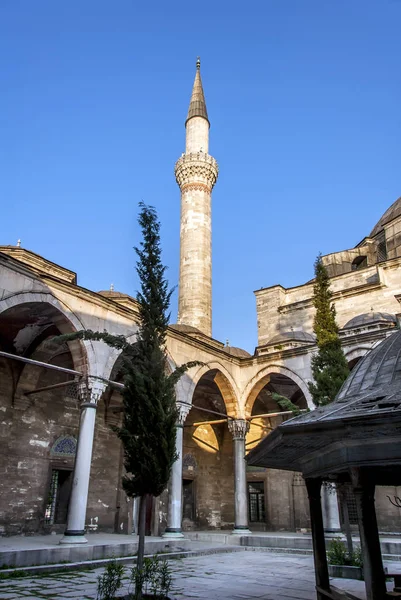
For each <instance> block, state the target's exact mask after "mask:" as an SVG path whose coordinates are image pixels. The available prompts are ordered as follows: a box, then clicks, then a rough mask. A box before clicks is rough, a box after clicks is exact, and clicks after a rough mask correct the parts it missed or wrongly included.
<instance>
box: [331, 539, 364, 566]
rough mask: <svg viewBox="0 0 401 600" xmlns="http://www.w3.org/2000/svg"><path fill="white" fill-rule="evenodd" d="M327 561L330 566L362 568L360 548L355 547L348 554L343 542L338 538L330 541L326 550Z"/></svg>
mask: <svg viewBox="0 0 401 600" xmlns="http://www.w3.org/2000/svg"><path fill="white" fill-rule="evenodd" d="M327 560H328V562H329V564H331V565H347V566H350V567H362V566H363V562H362V550H361V548H360V546H357V547H356V548H355V550H354V551H353V552H352V553H349V552H348V549H347V546H346V544H345V542H343V540H342V539H341V538H339V537H337V538H333V539H332V540H330V542H329V544H328V550H327Z"/></svg>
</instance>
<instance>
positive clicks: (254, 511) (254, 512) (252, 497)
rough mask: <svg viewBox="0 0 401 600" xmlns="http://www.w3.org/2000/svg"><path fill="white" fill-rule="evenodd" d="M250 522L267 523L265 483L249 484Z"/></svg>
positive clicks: (253, 482) (255, 482)
mask: <svg viewBox="0 0 401 600" xmlns="http://www.w3.org/2000/svg"><path fill="white" fill-rule="evenodd" d="M248 499H249V520H250V522H251V523H261V522H263V521H265V518H266V515H265V485H264V482H263V481H252V483H248Z"/></svg>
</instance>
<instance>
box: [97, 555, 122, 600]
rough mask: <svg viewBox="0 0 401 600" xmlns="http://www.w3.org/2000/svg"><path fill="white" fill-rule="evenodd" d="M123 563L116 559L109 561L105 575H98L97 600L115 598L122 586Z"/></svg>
mask: <svg viewBox="0 0 401 600" xmlns="http://www.w3.org/2000/svg"><path fill="white" fill-rule="evenodd" d="M123 574H124V567H123V565H119V564H118V562H117V561H116V560H115V559H114V560H111V561H110V562H109V564H108V565H107V567H106V568H105V570H104V573H103V575H99V577H98V580H97V581H98V585H97V596H96V600H114V597H115V595H116V592H117V590H119V589H120V588H121V585H122V582H121V579H122V576H123Z"/></svg>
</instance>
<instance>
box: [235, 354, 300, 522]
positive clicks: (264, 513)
mask: <svg viewBox="0 0 401 600" xmlns="http://www.w3.org/2000/svg"><path fill="white" fill-rule="evenodd" d="M275 394H277V395H278V396H282V397H284V398H288V400H290V401H291V402H292V404H294V405H295V406H296V407H298V408H299V409H307V408H309V406H308V399H309V402H310V404H312V402H311V399H310V394H309V390H308V388H307V385H306V383H305V382H304V381H303V380H302V379H301V378H300V377H299V376H298V375H296V374H295V373H293V372H292V371H291V370H290V369H287V368H285V367H281V366H279V365H269V367H266V368H264V369H263V370H261V371H259V373H257V374H256V376H255V377H253V378H252V379H251V380H250V381H249V382H248V384H247V386H246V388H245V393H244V397H245V398H246V402H245V414H246V416H247V418H248V419H249V421H250V429H249V433H248V435H247V441H246V450H247V452H249V451H250V450H252V448H254V447H255V446H256V445H257V444H258V443H259V442H260V441H261V440H262V439H263V438H264V437H265V436H266V435H268V434H269V433H270V432H271V431H273V430H274V429H275V428H276V427H277V426H278V425H279V424H280V423H282V422H283V420H284V419H288V418H291V417H292V415H291V414H286V413H287V410H286V408H285V406H281V405H280V403H279V402H278V400H277V398H276V396H275ZM281 413H283V414H282V415H281ZM268 415H271V416H268ZM247 482H248V493H249V506H250V524H251V525H252V527H253V528H255V529H265V528H266V527H267V528H268V529H274V528H276V527H277V528H280V529H287V530H294V529H295V528H299V527H307V526H309V522H308V513H307V511H306V510H305V506H307V495H306V489H305V486H304V484H303V482H302V481H301V482H300V483H298V480H297V482H296V484H294V476H293V473H292V472H290V471H272V470H266V469H264V470H263V469H262V470H259V471H254V470H252V468H251V469H248V472H247Z"/></svg>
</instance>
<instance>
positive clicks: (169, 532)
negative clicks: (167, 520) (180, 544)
mask: <svg viewBox="0 0 401 600" xmlns="http://www.w3.org/2000/svg"><path fill="white" fill-rule="evenodd" d="M183 537H184V534H183V533H182V531H181V529H178V528H177V529H176V528H175V527H167V529H166V531H165V532H164V533H163V535H162V538H167V539H174V540H177V539H180V538H183Z"/></svg>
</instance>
